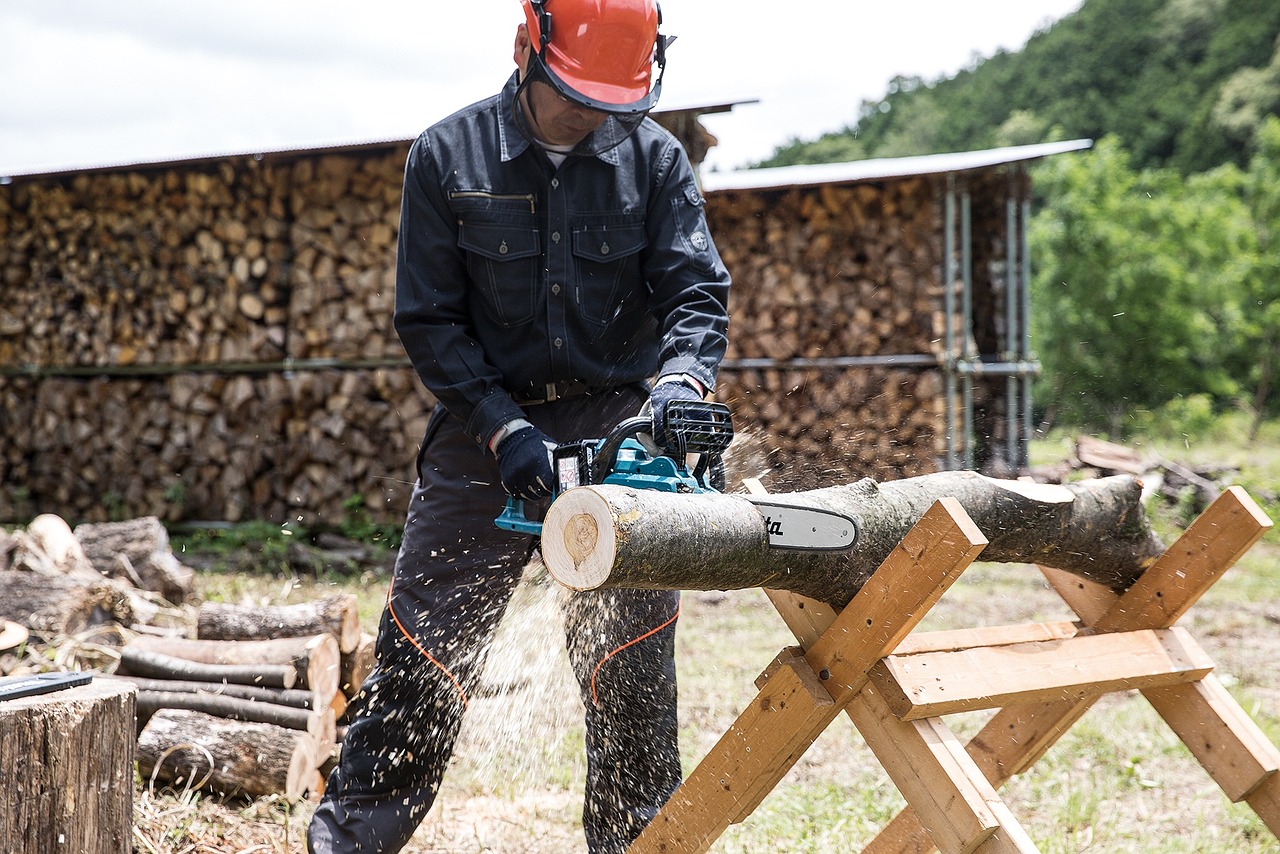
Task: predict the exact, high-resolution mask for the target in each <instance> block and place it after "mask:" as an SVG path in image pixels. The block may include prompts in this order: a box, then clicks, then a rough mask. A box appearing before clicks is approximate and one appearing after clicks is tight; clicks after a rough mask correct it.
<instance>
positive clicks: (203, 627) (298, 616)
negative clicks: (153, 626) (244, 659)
mask: <svg viewBox="0 0 1280 854" xmlns="http://www.w3.org/2000/svg"><path fill="white" fill-rule="evenodd" d="M356 601H357V600H356V597H355V595H354V594H351V593H344V594H339V595H336V596H329V597H326V598H324V599H320V600H317V601H314V602H299V603H296V604H292V605H233V604H228V603H221V602H205V603H204V604H202V605H201V606H200V610H199V612H198V613H197V615H196V637H197V638H200V639H201V640H241V641H242V640H269V639H271V638H297V637H314V636H316V635H319V634H325V633H328V634H331V635H333V636H334V638H335V639H337V641H338V651H339V652H340V653H342V654H343V655H346V654H347V653H349V652H351V651H352V650H354V649H355V648H356V645H357V644H359V643H360V614H359V612H358V611H357V609H356Z"/></svg>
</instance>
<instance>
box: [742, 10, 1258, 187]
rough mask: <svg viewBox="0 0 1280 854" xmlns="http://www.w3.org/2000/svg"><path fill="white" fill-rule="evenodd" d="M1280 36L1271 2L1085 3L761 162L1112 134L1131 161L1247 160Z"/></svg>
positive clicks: (894, 85)
mask: <svg viewBox="0 0 1280 854" xmlns="http://www.w3.org/2000/svg"><path fill="white" fill-rule="evenodd" d="M1278 36H1280V2H1277V0H1085V2H1084V3H1083V5H1082V6H1081V7H1080V9H1078V10H1077V11H1076V12H1075V13H1074V14H1072V15H1069V16H1067V17H1065V18H1063V19H1061V20H1060V21H1058V22H1056V23H1055V24H1053V25H1052V26H1051V27H1049V28H1048V29H1046V30H1044V31H1041V32H1039V33H1037V34H1035V35H1034V36H1032V37H1031V39H1030V40H1029V41H1028V42H1027V44H1026V46H1025V47H1024V48H1023V50H1021V51H1019V52H1017V53H1006V52H1001V53H997V54H996V55H995V56H992V57H989V58H986V59H984V60H979V61H977V62H976V63H975V64H974V65H973V66H972V67H970V68H968V69H966V70H964V71H961V72H960V73H959V74H957V75H955V76H954V77H951V78H949V79H943V80H936V81H926V80H921V79H919V78H897V79H895V80H893V81H890V82H889V84H888V92H887V94H886V95H885V97H884V98H883V99H882V100H880V101H875V102H866V103H864V104H863V105H862V106H861V108H860V109H856V108H855V106H854V105H850V113H851V117H852V118H853V119H854V121H853V123H852V124H851V125H850V126H849V127H847V128H846V129H845V130H843V131H841V132H837V133H830V134H827V135H825V136H823V137H821V138H819V139H817V140H809V141H796V142H794V143H792V144H790V145H787V146H784V147H782V148H779V149H778V150H777V151H775V153H774V155H773V156H772V157H771V158H769V159H768V160H766V161H764V162H763V163H760V164H758V165H761V166H784V165H790V164H794V163H818V162H835V161H843V160H858V159H863V158H869V157H897V156H905V155H913V154H930V153H936V152H943V151H963V150H974V149H982V148H991V147H995V146H1002V145H1019V144H1028V143H1035V142H1043V141H1048V140H1051V139H1075V138H1091V139H1098V138H1101V137H1102V136H1105V135H1108V134H1111V135H1114V136H1116V137H1118V138H1119V140H1120V142H1121V144H1122V145H1123V146H1124V148H1125V149H1126V150H1127V151H1128V152H1129V154H1130V157H1131V159H1132V166H1133V167H1134V168H1136V169H1144V168H1147V167H1170V168H1173V169H1176V170H1177V171H1178V172H1180V173H1182V174H1191V173H1196V172H1203V171H1205V170H1208V169H1210V168H1212V167H1214V166H1217V165H1219V164H1222V163H1228V162H1229V163H1234V164H1236V165H1237V166H1244V165H1245V164H1246V163H1247V162H1248V160H1249V157H1250V155H1251V153H1252V152H1253V151H1254V150H1255V144H1256V140H1257V133H1258V130H1259V128H1260V127H1261V124H1262V120H1263V119H1264V117H1265V116H1267V115H1268V114H1276V113H1278V112H1280V42H1278V40H1277V37H1278ZM904 37H909V35H904ZM855 109H856V117H855V116H853V114H854V112H855Z"/></svg>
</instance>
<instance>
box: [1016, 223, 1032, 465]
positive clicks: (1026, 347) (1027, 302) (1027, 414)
mask: <svg viewBox="0 0 1280 854" xmlns="http://www.w3.org/2000/svg"><path fill="white" fill-rule="evenodd" d="M1030 223H1031V199H1030V198H1023V200H1022V352H1021V353H1019V357H1020V358H1022V359H1030V358H1031V238H1030V236H1029V235H1028V234H1027V231H1028V226H1029V225H1030ZM1032 380H1033V375H1032V374H1026V375H1025V376H1023V377H1022V458H1021V460H1020V461H1019V464H1020V466H1021V467H1022V468H1029V467H1030V466H1031V435H1032V430H1033V427H1032V424H1031V383H1032Z"/></svg>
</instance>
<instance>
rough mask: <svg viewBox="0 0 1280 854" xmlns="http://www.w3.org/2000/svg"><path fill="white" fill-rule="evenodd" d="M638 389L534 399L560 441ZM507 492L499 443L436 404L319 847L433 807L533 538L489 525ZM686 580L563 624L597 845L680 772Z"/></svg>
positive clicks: (589, 832)
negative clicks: (373, 655)
mask: <svg viewBox="0 0 1280 854" xmlns="http://www.w3.org/2000/svg"><path fill="white" fill-rule="evenodd" d="M645 399H646V392H645V390H644V388H643V387H642V386H625V387H622V388H619V389H616V390H613V391H609V392H603V393H597V394H592V395H582V396H577V397H571V398H563V399H561V400H557V401H554V402H551V403H545V404H541V405H536V406H529V407H527V409H526V413H527V417H528V418H529V420H530V421H532V422H533V423H534V424H535V425H536V426H537V427H539V428H540V429H541V430H543V431H544V432H545V433H547V435H548V436H550V437H551V438H552V440H553V441H556V442H564V441H569V440H571V439H579V438H599V437H603V436H605V435H607V434H608V432H609V430H610V429H612V428H613V427H614V426H616V425H617V424H618V423H619V422H620V421H622V420H624V419H626V418H629V417H631V416H634V415H635V414H636V412H637V411H638V410H639V408H640V406H641V405H642V404H643V402H644V401H645ZM505 500H506V496H505V493H504V492H503V490H502V486H501V484H500V482H499V475H498V467H497V463H496V462H495V461H494V459H493V457H492V455H490V454H488V453H487V452H485V451H482V450H481V449H480V448H479V447H477V445H476V444H475V442H473V441H472V440H471V439H470V438H468V437H467V435H466V434H465V433H464V432H463V431H462V428H461V425H460V424H459V423H458V422H457V420H456V419H454V418H452V417H450V416H445V415H443V414H442V412H441V411H439V410H438V411H437V413H436V414H435V416H433V418H432V423H431V425H430V426H429V427H428V429H427V436H426V438H425V440H424V444H423V449H422V453H421V454H420V456H419V461H418V483H417V486H416V488H415V489H414V492H413V496H412V498H411V499H410V502H411V503H410V508H409V512H408V517H407V520H406V522H405V528H404V539H403V542H402V544H401V547H400V554H399V557H398V559H397V561H396V566H395V571H394V574H393V578H392V583H391V590H390V592H389V594H388V599H387V607H386V609H385V610H384V611H383V615H382V622H381V626H380V627H379V630H378V645H377V655H378V659H377V666H376V667H375V668H374V671H373V673H372V674H371V675H370V676H369V678H368V679H367V680H366V681H365V682H364V684H363V685H362V686H361V689H360V692H359V694H358V695H357V697H356V699H355V701H354V705H355V709H356V717H355V720H354V721H353V722H352V724H351V725H350V726H349V727H348V729H347V735H346V739H345V741H344V742H343V746H342V757H341V761H340V762H339V764H338V767H337V768H335V769H334V771H333V773H332V774H331V775H330V777H329V781H328V786H327V788H326V789H325V793H324V796H323V798H322V799H321V801H320V803H319V805H318V806H317V807H316V810H315V814H314V817H313V818H312V821H311V825H310V828H309V830H308V834H307V842H308V846H309V848H310V850H311V851H313V852H315V854H320V852H348V851H362V852H392V851H399V850H400V849H401V848H402V847H403V846H404V845H405V843H406V842H407V841H408V840H409V838H410V837H411V836H412V835H413V833H414V831H415V830H416V828H417V827H418V825H419V823H420V822H421V821H422V819H423V817H424V816H425V815H426V813H427V811H428V810H429V809H430V808H431V804H432V802H433V801H434V800H435V796H436V792H437V790H438V788H439V786H440V780H441V778H442V776H443V775H444V771H445V767H446V765H447V764H448V761H449V758H450V756H451V754H452V752H453V748H454V743H455V741H456V739H457V736H458V732H459V729H460V728H461V724H462V716H463V713H464V712H465V711H466V705H467V698H468V697H469V696H470V695H471V694H472V693H473V692H474V690H475V689H476V687H477V685H478V684H479V682H480V677H481V672H482V670H483V667H484V663H485V657H486V653H487V649H488V647H489V644H490V641H491V639H492V637H493V634H494V630H495V629H496V628H497V626H498V622H499V620H500V618H501V617H502V614H503V611H504V610H505V609H506V606H507V603H508V602H509V600H510V598H511V595H512V593H513V591H514V590H515V587H516V584H517V583H518V582H519V580H520V577H521V574H522V570H523V567H524V565H525V563H527V561H528V559H529V557H530V555H531V553H532V549H533V546H534V541H533V540H532V538H530V537H528V536H526V535H520V534H512V533H510V532H508V531H503V530H500V529H498V528H496V527H495V526H494V524H493V520H494V517H496V516H497V515H498V514H499V512H501V510H502V506H503V504H504V502H505ZM679 605H680V598H679V593H678V592H675V591H665V590H664V591H653V590H648V591H642V590H619V591H597V592H588V593H579V594H574V595H573V596H571V597H570V598H569V605H568V606H567V607H566V608H565V635H566V642H567V644H568V649H569V658H570V661H571V663H572V665H573V669H574V672H575V674H576V676H577V679H578V682H579V685H580V687H581V692H582V700H583V703H584V705H585V706H586V733H587V743H586V746H587V780H586V797H585V802H584V806H583V820H582V823H583V827H584V830H585V832H586V838H587V848H588V850H589V851H591V852H593V854H606V853H607V854H614V852H623V851H625V850H626V849H627V847H628V846H629V845H630V843H631V841H632V840H633V839H634V838H635V837H636V836H637V835H639V833H640V831H641V830H642V829H643V828H644V826H645V825H646V824H647V823H648V822H649V820H650V819H651V818H653V816H654V815H655V814H656V813H657V811H658V809H659V808H660V807H661V806H662V804H663V803H665V802H666V800H667V798H668V797H669V796H670V795H671V793H672V792H673V791H674V790H675V788H676V786H678V785H679V783H680V779H681V774H680V756H679V749H678V742H677V735H678V731H677V725H676V681H675V664H674V646H675V623H676V617H677V615H678V613H679Z"/></svg>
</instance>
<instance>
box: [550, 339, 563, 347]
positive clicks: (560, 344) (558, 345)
mask: <svg viewBox="0 0 1280 854" xmlns="http://www.w3.org/2000/svg"><path fill="white" fill-rule="evenodd" d="M552 343H554V344H555V345H556V349H557V350H559V349H560V348H561V347H563V346H564V339H563V338H557V339H556V340H555V341H554V342H552Z"/></svg>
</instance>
